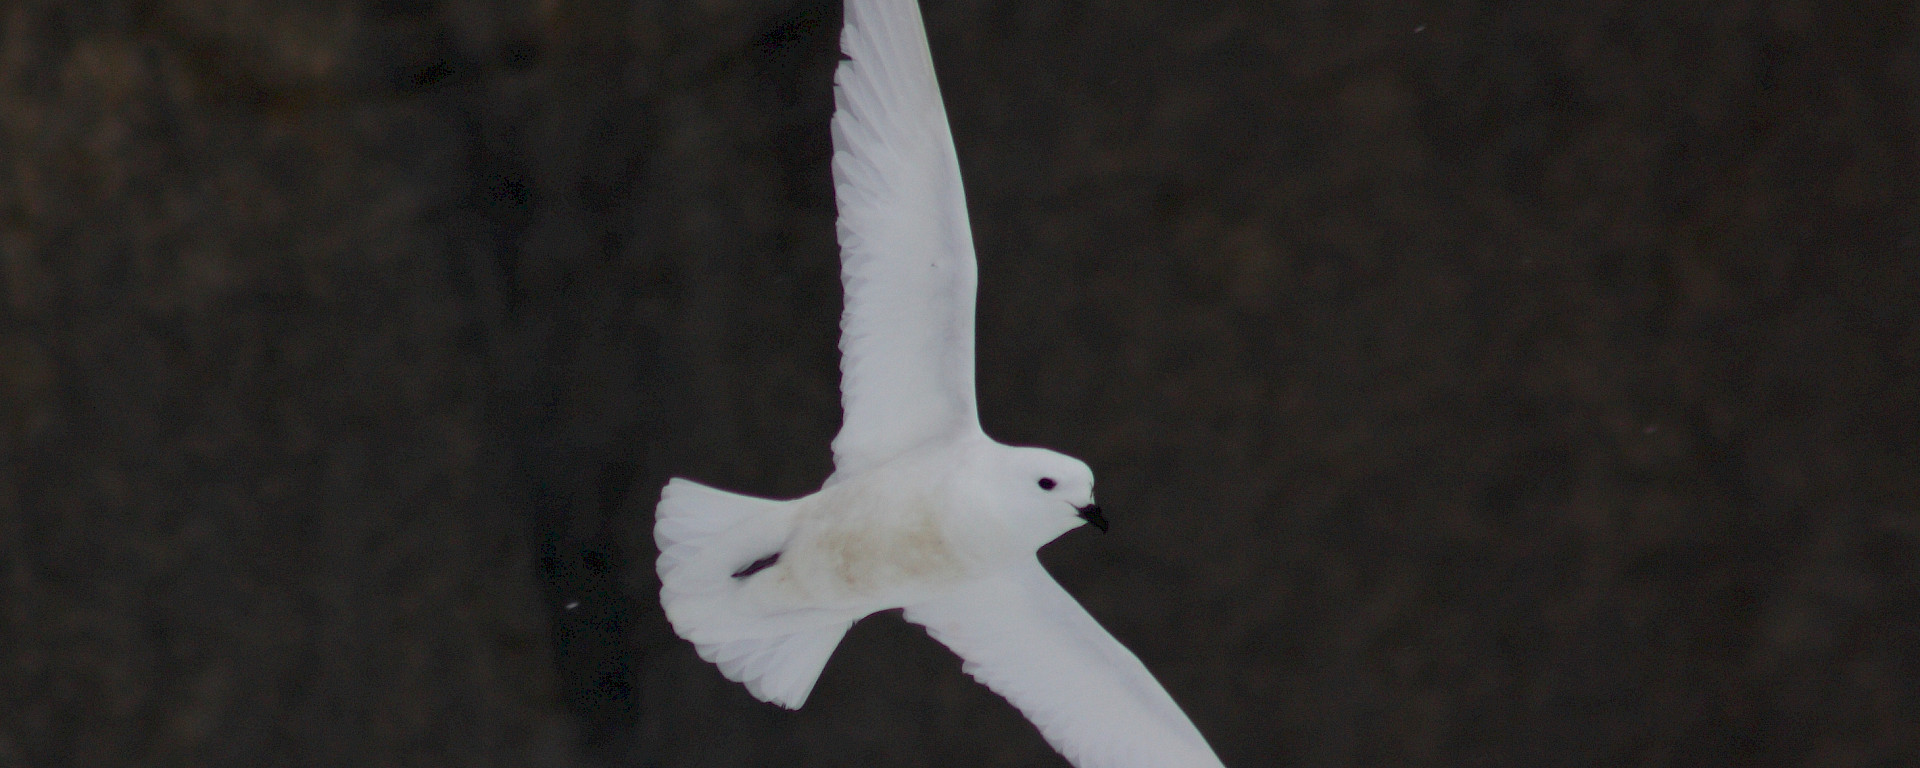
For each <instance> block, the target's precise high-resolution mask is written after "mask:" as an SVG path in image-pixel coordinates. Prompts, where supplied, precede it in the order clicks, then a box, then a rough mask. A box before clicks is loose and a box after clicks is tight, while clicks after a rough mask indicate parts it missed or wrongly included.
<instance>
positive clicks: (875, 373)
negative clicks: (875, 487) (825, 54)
mask: <svg viewBox="0 0 1920 768" xmlns="http://www.w3.org/2000/svg"><path fill="white" fill-rule="evenodd" d="M841 50H842V51H843V52H844V53H845V54H846V56H847V59H846V60H844V61H842V62H840V68H839V71H838V72H837V73H836V74H835V76H834V101H835V103H836V110H835V112H834V115H833V146H834V152H833V180H834V189H835V196H836V200H837V203H838V205H839V209H840V220H839V224H838V227H837V230H838V233H839V238H840V259H841V282H842V285H843V287H844V289H845V291H846V308H845V311H844V313H843V314H842V315H841V319H840V331H841V336H840V353H841V362H840V372H841V383H840V393H841V394H840V397H841V405H842V408H843V410H844V411H845V419H844V421H843V422H842V424H841V427H840V433H839V435H838V436H836V437H835V438H834V440H833V456H834V467H835V475H834V477H835V478H844V477H851V476H853V475H857V474H859V473H860V472H862V471H864V470H866V469H870V468H872V467H873V466H875V465H878V464H881V463H884V462H885V461H887V460H888V459H891V458H893V457H895V456H898V455H899V454H901V453H903V452H905V451H907V450H909V449H911V448H913V447H914V446H916V445H919V444H921V443H925V442H928V441H930V440H934V439H938V438H941V437H946V436H950V435H955V434H958V433H960V432H962V431H964V430H968V429H971V430H974V431H978V430H979V429H980V422H979V418H978V416H977V415H976V414H975V410H974V388H973V387H974V383H973V311H974V291H975V285H976V282H977V275H976V272H975V265H974V256H973V236H972V234H971V233H970V232H969V231H968V225H967V210H966V194H965V192H964V190H963V189H962V188H961V184H960V164H959V162H958V160H957V159H956V157H955V155H954V150H953V137H952V136H951V135H950V134H949V133H948V131H947V113H946V109H945V108H944V107H943V106H942V105H941V103H940V86H939V83H938V82H937V81H936V80H935V79H934V74H933V58H932V55H931V53H930V52H929V51H928V49H927V38H926V34H925V32H924V31H923V30H922V28H921V21H920V8H919V5H918V3H917V2H915V0H847V4H846V29H845V31H844V32H843V33H842V35H841ZM828 482H830V483H831V482H833V481H832V480H829V481H828Z"/></svg>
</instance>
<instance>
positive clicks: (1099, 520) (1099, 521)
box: [1074, 504, 1107, 533]
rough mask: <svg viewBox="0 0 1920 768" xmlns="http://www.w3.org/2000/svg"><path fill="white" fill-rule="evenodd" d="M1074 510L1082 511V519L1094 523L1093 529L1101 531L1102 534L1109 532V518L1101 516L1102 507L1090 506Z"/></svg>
mask: <svg viewBox="0 0 1920 768" xmlns="http://www.w3.org/2000/svg"><path fill="white" fill-rule="evenodd" d="M1074 509H1077V510H1080V519H1082V520H1085V521H1087V522H1089V523H1092V524H1093V527H1095V528H1098V529H1100V532H1101V533H1106V532H1107V516H1106V515H1103V514H1100V505H1098V504H1088V505H1086V506H1084V507H1074Z"/></svg>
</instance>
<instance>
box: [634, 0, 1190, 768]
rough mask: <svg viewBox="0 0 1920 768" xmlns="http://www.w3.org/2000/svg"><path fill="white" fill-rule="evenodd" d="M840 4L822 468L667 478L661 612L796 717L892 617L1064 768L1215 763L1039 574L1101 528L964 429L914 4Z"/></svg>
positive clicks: (943, 135)
mask: <svg viewBox="0 0 1920 768" xmlns="http://www.w3.org/2000/svg"><path fill="white" fill-rule="evenodd" d="M846 5H847V7H846V30H845V32H844V34H843V35H842V37H841V47H842V50H843V51H844V52H845V53H846V56H847V59H846V60H844V61H842V62H841V63H840V68H839V71H838V72H837V73H836V76H835V78H834V97H835V101H836V103H837V106H838V109H837V110H836V111H835V113H834V116H833V144H834V154H833V178H834V188H835V191H836V193H837V198H838V202H839V208H840V222H839V236H840V246H841V270H842V275H841V277H842V282H843V285H844V287H845V290H846V311H845V314H844V315H843V316H842V317H841V321H840V328H841V341H840V351H841V366H840V367H841V403H842V406H843V407H844V409H845V412H846V414H845V420H844V422H843V423H842V425H841V428H840V433H839V435H838V436H836V437H835V438H834V441H833V456H834V473H833V476H832V477H829V478H828V479H827V481H826V483H825V484H824V485H823V486H822V487H821V489H820V490H819V491H818V492H816V493H814V494H812V495H810V496H806V497H803V498H799V499H793V500H791V501H774V500H769V499H758V498H753V497H749V496H741V495H738V494H732V493H727V492H725V491H719V490H715V489H712V488H707V487H705V486H702V485H699V484H696V483H692V482H689V481H686V480H682V479H677V478H676V479H674V480H673V481H672V482H669V483H668V484H667V487H666V488H665V489H664V490H663V491H662V493H661V499H660V504H659V507H658V508H657V510H656V523H655V527H654V539H655V542H656V543H657V544H658V545H659V547H660V560H659V564H658V567H659V573H660V580H661V585H662V586H661V590H660V600H661V604H662V605H663V606H664V607H665V609H666V612H667V618H668V619H669V620H670V621H671V622H672V623H673V626H674V629H675V631H677V632H679V633H680V635H681V636H682V637H684V638H686V639H687V640H689V641H691V642H692V643H693V644H694V647H695V648H696V649H697V650H698V651H699V653H700V656H701V658H703V659H706V660H707V661H710V662H713V663H714V664H716V665H718V666H719V668H720V671H721V673H722V674H724V675H726V676H727V677H728V678H729V679H732V680H737V681H739V682H741V683H743V684H745V685H746V686H747V690H748V691H750V692H751V693H753V695H754V696H756V697H759V698H760V699H762V700H765V701H770V702H773V703H776V704H779V705H781V706H784V707H789V708H798V707H799V706H801V705H802V704H803V703H805V702H806V699H807V695H808V694H809V693H810V692H811V691H812V690H813V686H814V683H815V682H816V681H817V680H818V679H819V676H820V672H821V669H822V668H823V667H824V666H825V665H826V662H827V658H828V657H829V656H831V655H832V653H833V649H834V648H835V647H836V646H837V645H839V642H840V639H841V637H842V636H844V635H845V634H846V631H847V628H848V627H850V626H851V625H852V623H853V622H854V621H857V620H859V619H860V618H861V617H863V616H866V615H868V614H870V613H873V612H875V611H880V610H886V609H889V608H905V609H906V612H905V615H906V618H907V620H908V621H912V622H914V623H917V624H920V625H923V626H925V627H926V628H927V631H928V633H929V634H931V635H932V636H933V637H934V638H935V639H937V640H939V641H940V642H942V643H945V644H946V645H947V647H948V648H951V649H952V650H953V651H954V653H956V654H958V655H959V656H960V658H961V659H962V661H963V669H965V671H966V672H967V674H969V675H972V676H973V677H974V679H976V680H979V681H980V682H981V683H983V684H985V685H986V686H987V687H989V688H991V689H993V690H994V691H996V692H998V693H999V694H1001V695H1002V696H1005V697H1006V698H1007V700H1008V701H1010V702H1012V703H1013V704H1014V706H1016V707H1018V708H1019V709H1020V711H1021V712H1023V713H1024V714H1025V715H1026V716H1027V718H1028V719H1029V720H1031V721H1032V722H1033V723H1034V725H1035V726H1036V727H1037V728H1039V729H1040V733H1041V735H1042V736H1044V737H1045V738H1046V739H1047V742H1048V743H1050V744H1052V745H1053V746H1054V748H1055V749H1058V750H1059V751H1060V752H1061V754H1063V755H1065V756H1066V757H1067V759H1068V760H1070V761H1072V762H1073V763H1074V765H1076V766H1079V768H1219V766H1220V761H1219V759H1218V758H1216V757H1215V756H1214V754H1213V750H1212V749H1211V748H1210V747H1208V746H1207V742H1206V740H1205V739H1204V738H1202V737H1201V735H1200V732H1199V731H1198V730H1196V729H1195V728H1194V727H1193V724H1192V722H1191V721H1189V720H1188V719H1187V716H1186V714H1185V713H1184V712H1182V711H1181V710H1180V707H1179V706H1178V705H1177V704H1175V703H1174V701H1173V699H1172V698H1171V697H1169V696H1168V695H1167V693H1166V691H1165V690H1164V689H1163V688H1161V686H1160V684H1159V682H1157V681H1156V680H1154V678H1153V675H1152V674H1151V673H1149V672H1148V671H1147V669H1146V667H1145V666H1143V665H1141V663H1140V660H1139V659H1138V658H1136V657H1135V656H1134V655H1133V654H1132V653H1131V652H1129V651H1128V650H1127V649H1126V648H1125V647H1123V646H1121V645H1120V643H1118V642H1117V641H1115V640H1114V639H1113V637H1112V636H1111V635H1109V634H1108V633H1107V632H1106V630H1104V629H1102V628H1101V627H1100V625H1099V624H1098V623H1097V622H1095V621H1094V619H1093V617H1092V616H1090V615H1088V614H1087V612H1086V611H1085V610H1084V609H1083V608H1081V607H1080V604H1079V603H1078V602H1076V601H1074V599H1073V597H1072V596H1070V595H1068V594H1067V593H1066V591H1064V590H1062V589H1061V588H1060V586H1059V584H1057V583H1055V582H1054V580H1053V578H1052V577H1050V576H1048V575H1047V573H1046V571H1045V570H1044V569H1043V568H1042V567H1041V566H1040V562H1039V560H1038V559H1037V557H1036V555H1035V553H1036V551H1037V550H1038V549H1039V548H1040V546H1041V545H1043V544H1045V543H1047V542H1048V541H1051V540H1053V539H1054V538H1056V537H1058V536H1059V535H1060V534H1062V533H1065V532H1066V531H1068V530H1071V529H1072V528H1075V527H1077V526H1080V525H1082V524H1085V523H1086V522H1093V523H1095V524H1097V525H1099V526H1100V527H1101V528H1103V529H1104V528H1105V527H1106V520H1105V518H1104V517H1103V516H1102V515H1101V512H1100V509H1099V507H1097V506H1095V505H1094V503H1093V472H1092V471H1091V470H1090V469H1088V468H1087V466H1086V465H1085V464H1084V463H1081V462H1080V461H1079V460H1077V459H1073V458H1071V457H1068V456H1064V455H1061V454H1058V453H1055V452H1053V451H1048V450H1044V449H1039V448H1016V447H1010V446H1005V445H1001V444H1000V443H997V442H994V441H993V440H992V439H990V438H988V437H987V436H986V435H985V434H984V433H982V432H981V431H980V423H979V417H978V416H977V414H976V411H975V406H974V375H973V325H974V319H973V315H974V291H975V284H976V269H975V265H974V255H973V238H972V236H971V234H970V233H969V232H968V225H967V215H966V201H965V195H964V192H963V191H962V189H961V184H960V167H959V163H958V161H957V159H956V158H955V155H954V150H953V139H952V137H951V136H950V135H949V134H948V131H947V119H946V110H945V108H944V107H943V106H942V105H941V102H940V91H939V86H938V84H937V82H936V81H935V79H934V74H933V60H932V57H931V55H930V54H929V52H928V49H927V42H926V35H925V32H924V31H923V30H922V25H921V21H920V10H919V7H918V5H917V4H916V2H915V0H847V4H846Z"/></svg>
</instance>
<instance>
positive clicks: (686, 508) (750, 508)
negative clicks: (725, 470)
mask: <svg viewBox="0 0 1920 768" xmlns="http://www.w3.org/2000/svg"><path fill="white" fill-rule="evenodd" d="M792 526H793V502H789V501H774V500H771V499H760V498H755V497H752V496H742V495H740V494H737V493H728V492H726V491H721V490H717V489H714V488H708V487H707V486H704V485H700V484H699V483H694V482H690V481H687V480H682V479H679V478H675V479H673V480H672V481H670V482H668V483H667V487H666V488H665V489H664V490H662V491H661V492H660V505H659V506H658V507H656V508H655V510H654V526H653V540H654V543H656V544H658V545H659V547H660V560H659V563H658V568H659V572H660V605H661V606H662V607H663V608H665V609H666V612H667V620H668V621H670V622H672V623H673V629H674V631H675V632H678V633H680V636H681V637H684V638H686V639H687V640H689V641H691V642H692V643H693V645H694V648H695V650H698V651H699V652H700V658H703V659H706V660H707V661H710V662H713V663H714V664H716V665H718V666H719V667H720V672H721V674H724V675H726V676H727V678H728V679H730V680H735V681H738V682H740V683H743V684H745V685H746V686H747V690H748V691H749V692H751V693H752V694H753V695H754V696H755V697H756V698H759V699H760V700H762V701H769V702H772V703H774V704H778V705H780V706H783V707H786V708H788V709H799V708H800V705H801V704H804V703H806V700H807V694H809V693H812V692H813V684H814V682H815V681H818V680H819V679H820V671H821V670H822V669H824V668H825V667H826V665H827V657H829V656H832V655H833V649H834V648H835V647H837V646H839V645H840V638H841V637H842V636H844V635H845V634H846V633H847V628H848V627H850V626H852V624H853V622H852V621H851V620H849V619H847V618H845V617H844V616H841V615H839V614H832V613H827V612H823V611H817V610H809V609H805V608H796V609H793V610H780V609H770V608H769V607H767V606H764V605H760V604H757V603H755V602H754V601H752V600H751V599H748V597H747V596H746V595H745V594H743V589H744V587H745V586H746V583H747V579H749V578H751V577H752V576H753V575H754V573H756V572H758V571H759V570H762V569H764V568H767V567H769V566H771V565H773V564H776V563H777V562H778V555H779V552H780V547H781V546H782V545H783V544H784V543H785V542H786V539H787V534H788V533H789V532H790V531H791V529H792Z"/></svg>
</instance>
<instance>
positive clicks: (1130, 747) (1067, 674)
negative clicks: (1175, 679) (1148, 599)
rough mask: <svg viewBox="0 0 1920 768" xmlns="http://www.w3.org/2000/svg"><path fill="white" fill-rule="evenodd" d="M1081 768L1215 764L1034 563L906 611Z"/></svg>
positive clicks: (1202, 743) (1148, 683)
mask: <svg viewBox="0 0 1920 768" xmlns="http://www.w3.org/2000/svg"><path fill="white" fill-rule="evenodd" d="M906 618H907V620H908V621H911V622H914V623H916V624H920V625H923V626H925V627H926V628H927V634H929V635H932V636H933V638H934V639H935V640H939V641H940V642H942V643H945V644H946V646H947V647H948V648H951V649H952V650H953V652H954V653H955V654H958V655H959V656H960V659H961V661H962V662H963V665H962V669H964V670H965V671H966V673H967V674H969V675H972V676H973V678H974V679H975V680H978V681H980V682H981V683H982V684H984V685H986V686H987V687H988V688H991V689H993V690H994V691H995V692H996V693H999V694H1000V695H1001V696H1005V697H1006V698H1007V700H1008V701H1010V702H1013V705H1014V706H1016V707H1019V708H1020V711H1021V712H1023V713H1025V714H1026V716H1027V719H1028V720H1031V721H1032V722H1033V724H1034V725H1035V726H1036V727H1038V728H1039V729H1040V734H1041V735H1042V736H1044V737H1046V739H1047V743H1049V744H1052V745H1053V747H1054V749H1057V750H1059V751H1060V754H1062V755H1065V756H1066V758H1067V760H1069V761H1071V762H1072V763H1073V764H1074V765H1075V766H1078V768H1202V767H1205V768H1220V759H1219V758H1218V757H1215V756H1214V754H1213V749H1212V748H1211V747H1209V746H1207V742H1206V739H1204V738H1202V737H1201V736H1200V732H1199V731H1198V730H1197V729H1195V728H1194V727H1193V722H1192V721H1190V720H1188V719H1187V715H1186V713H1184V712H1182V711H1181V710H1180V707H1179V705H1177V704H1175V703H1174V702H1173V699H1172V698H1171V697H1169V696H1168V695H1167V692H1166V689H1164V688H1161V687H1160V683H1159V681H1157V680H1155V679H1154V678H1153V675H1152V674H1151V673H1149V672H1147V668H1146V667H1145V666H1143V665H1141V663H1140V660H1139V659H1138V658H1136V657H1135V656H1134V655H1133V652H1131V651H1128V650H1127V649H1126V647H1125V646H1122V645H1121V644H1120V643H1119V641H1117V640H1114V639H1113V636H1112V635H1110V634H1108V633H1107V631H1106V630H1105V629H1103V628H1101V626H1100V624H1099V623H1098V622H1095V621H1094V619H1093V617H1092V616H1090V615H1088V614H1087V612H1086V609H1084V608H1081V607H1080V603H1079V602H1078V601H1076V600H1074V599H1073V596H1072V595H1069V594H1067V592H1066V590H1063V589H1061V588H1060V585H1059V584H1058V583H1056V582H1055V581H1054V580H1053V577H1052V576H1050V575H1048V574H1047V572H1046V570H1045V569H1044V568H1042V567H1041V566H1040V562H1039V560H1037V559H1035V560H1031V561H1028V562H1024V563H1022V564H1021V565H1020V566H1019V567H1017V568H1015V569H1013V570H1011V571H1008V572H1005V573H1002V574H999V575H996V576H992V577H989V578H987V579H984V580H981V581H978V582H975V583H972V584H969V585H967V586H966V587H963V588H962V589H960V590H959V591H958V592H955V593H951V594H948V595H946V596H944V597H941V598H940V599H937V600H933V601H929V602H926V603H921V604H918V605H913V606H909V607H908V608H907V610H906Z"/></svg>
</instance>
